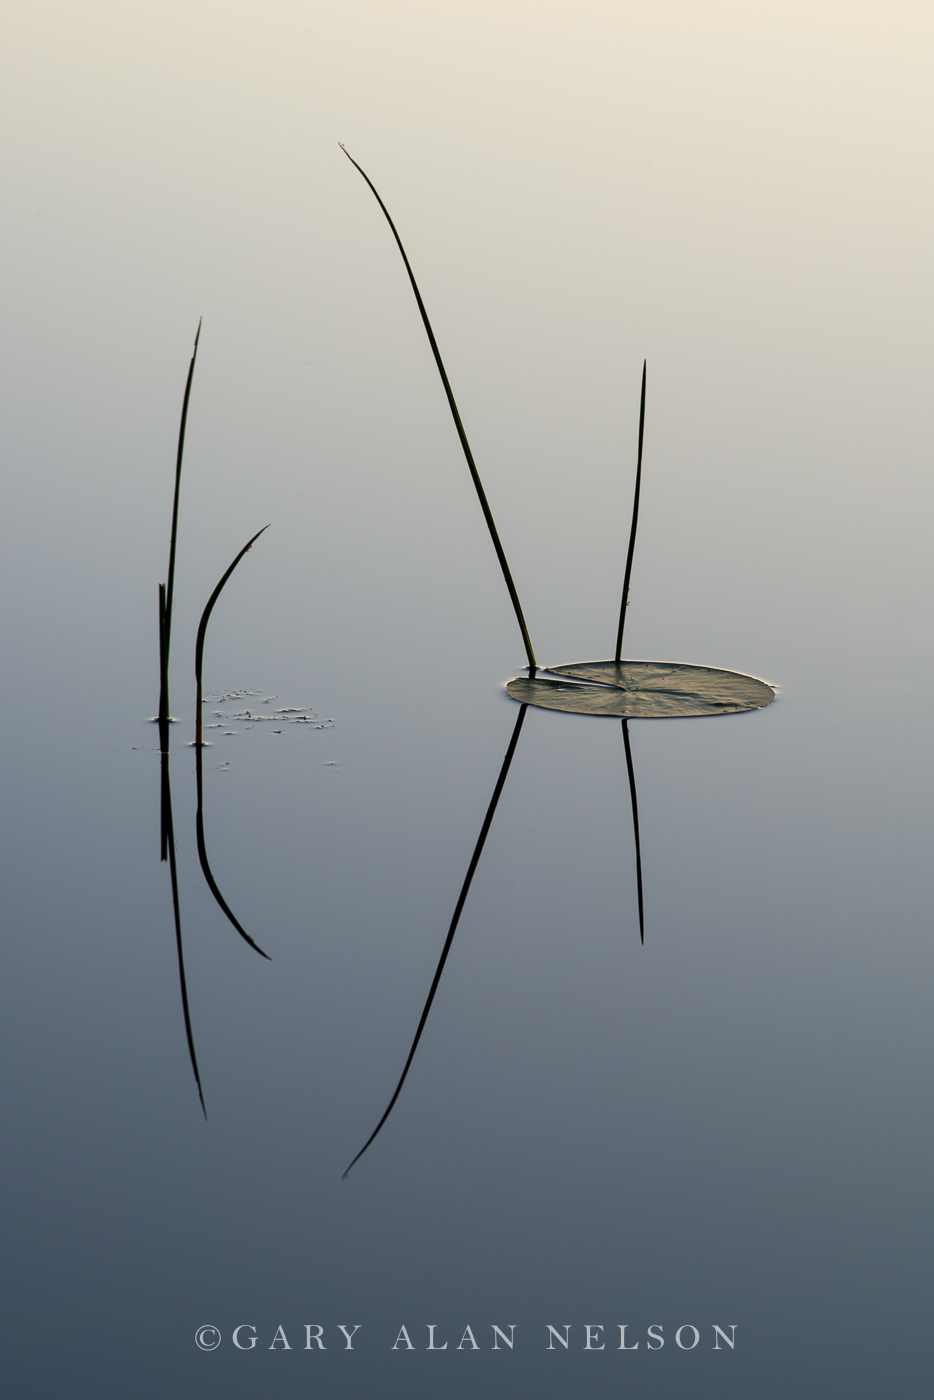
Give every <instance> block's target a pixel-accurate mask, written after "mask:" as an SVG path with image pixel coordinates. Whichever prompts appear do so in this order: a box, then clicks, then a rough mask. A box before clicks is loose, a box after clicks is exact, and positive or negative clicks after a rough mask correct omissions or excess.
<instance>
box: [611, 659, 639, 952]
mask: <svg viewBox="0 0 934 1400" xmlns="http://www.w3.org/2000/svg"><path fill="white" fill-rule="evenodd" d="M618 659H619V658H618V657H617V660H618ZM623 746H624V748H625V750H626V768H627V771H628V773H629V796H630V798H631V799H632V829H633V831H634V832H635V837H636V890H637V891H638V895H639V941H640V942H641V943H644V942H645V915H644V912H643V908H642V843H641V842H640V840H639V802H638V799H637V797H636V773H635V769H634V768H633V766H632V749H631V748H630V747H629V720H628V719H624V720H623Z"/></svg>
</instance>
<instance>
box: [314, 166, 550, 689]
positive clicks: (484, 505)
mask: <svg viewBox="0 0 934 1400" xmlns="http://www.w3.org/2000/svg"><path fill="white" fill-rule="evenodd" d="M338 145H340V148H341V150H342V151H343V152H344V155H345V156H346V157H347V159H348V160H349V161H350V163H351V165H352V166H354V167H355V169H357V170H359V172H360V174H361V175H362V176H363V178H364V180H366V182H367V184H368V185H369V187H370V189H371V190H372V191H373V194H374V195H375V196H376V202H377V204H378V205H379V207H380V209H382V211H383V213H384V214H385V216H386V222H387V223H388V225H389V227H390V228H391V229H392V235H393V238H395V240H396V246H397V247H398V249H399V252H400V253H401V254H402V261H403V262H404V263H405V270H406V272H407V273H408V274H409V281H410V282H411V284H412V291H413V292H414V293H415V300H416V302H417V303H418V309H419V311H420V313H421V317H422V324H423V325H424V327H425V331H426V333H427V335H428V343H429V345H430V346H431V353H432V354H433V355H434V357H435V364H436V365H437V366H438V373H439V374H440V376H441V383H442V384H443V385H444V392H445V394H446V395H447V400H448V407H449V408H450V410H451V417H452V418H453V419H454V426H455V428H456V429H457V436H458V437H459V438H460V443H461V447H462V448H463V450H464V456H465V458H466V459H467V466H468V467H469V469H470V475H471V477H472V479H473V484H474V486H475V487H476V490H477V495H478V497H479V498H480V507H481V509H482V511H483V517H484V519H485V520H486V523H487V528H488V529H489V532H490V537H491V538H492V540H493V548H494V549H495V550H496V557H497V559H498V560H499V566H500V568H501V569H502V571H503V578H504V579H505V581H506V588H507V590H508V592H509V597H510V599H511V600H512V606H513V608H514V610H515V614H516V621H517V622H518V623H519V631H520V632H521V633H522V642H523V645H524V647H525V654H526V656H527V657H528V658H529V669H530V670H531V672H532V675H533V676H534V674H535V671H536V669H537V666H536V661H535V653H534V652H533V650H532V643H531V641H530V639H529V630H528V628H527V627H526V625H525V617H524V616H523V613H522V607H521V604H520V603H519V595H518V593H517V592H516V585H515V584H514V583H513V581H512V574H511V573H510V571H509V565H508V564H507V563H506V555H505V552H504V550H503V546H502V545H501V544H500V540H499V533H498V531H497V529H496V524H495V522H494V520H493V512H492V511H491V510H490V505H489V502H488V501H487V498H486V492H485V491H484V489H483V484H482V482H481V481H480V473H479V472H478V471H477V466H476V463H475V462H474V459H473V453H472V452H471V450H470V443H469V442H468V441H467V434H466V432H465V431H464V425H463V423H462V422H461V416H460V413H459V412H458V410H457V404H456V403H455V401H454V392H453V390H452V389H451V384H450V381H449V379H448V376H447V371H446V370H445V368H444V362H443V360H442V359H441V351H440V350H439V349H438V342H437V341H436V340H435V333H434V331H433V330H432V329H431V322H430V321H429V319H428V312H427V311H426V310H425V303H424V302H423V301H422V294H421V292H420V291H419V290H418V283H417V282H416V281H415V274H414V273H413V271H412V268H411V266H410V264H409V260H408V258H407V256H406V252H405V249H404V248H403V246H402V239H401V238H400V237H399V234H398V231H397V230H396V226H395V224H394V223H393V221H392V219H391V218H390V215H389V210H388V209H387V208H386V206H385V204H384V203H383V201H382V200H381V199H380V197H379V192H378V191H377V188H376V186H375V185H374V184H373V181H372V180H371V179H370V177H369V175H368V174H367V173H366V171H365V170H364V169H363V167H362V166H360V165H357V162H356V161H355V160H354V158H353V156H352V155H351V154H350V152H349V151H348V150H347V148H346V146H344V145H341V143H340V142H338Z"/></svg>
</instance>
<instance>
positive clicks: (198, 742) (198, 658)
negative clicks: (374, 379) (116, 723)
mask: <svg viewBox="0 0 934 1400" xmlns="http://www.w3.org/2000/svg"><path fill="white" fill-rule="evenodd" d="M268 529H269V526H268V525H264V526H263V529H262V530H257V532H256V534H255V535H254V536H253V538H252V539H251V540H249V541H248V543H247V544H245V545H244V546H243V548H242V549H241V551H240V553H239V554H238V555H237V557H236V559H235V560H234V561H233V563H232V564H231V565H230V568H229V569H228V570H227V571H226V573H225V574H224V575H223V577H222V578H221V581H220V583H219V584H218V585H217V587H216V588H215V590H214V592H213V593H212V594H211V596H210V598H209V599H208V604H207V607H206V608H205V610H204V612H203V613H202V614H201V621H200V623H199V624H198V638H197V641H196V642H195V682H196V684H197V690H198V693H197V698H196V701H195V704H196V706H197V708H196V711H195V777H196V780H197V786H198V808H197V813H196V815H195V831H196V834H197V840H198V859H199V861H200V862H201V870H202V873H203V875H204V878H205V880H206V881H207V883H208V889H209V890H210V891H211V893H212V895H213V896H214V898H215V899H216V900H217V902H218V904H219V905H220V907H221V908H222V909H223V911H224V913H225V914H226V915H227V917H228V919H229V920H230V922H231V923H232V924H233V926H234V928H235V929H236V930H237V932H238V933H239V935H240V937H241V938H243V939H245V940H246V942H247V943H249V945H250V947H251V948H252V949H253V950H254V951H255V952H257V953H259V955H260V957H261V958H266V959H267V960H268V961H269V962H271V961H272V959H271V958H270V957H269V954H268V953H264V952H263V950H262V948H261V947H260V946H259V944H258V943H254V941H253V939H252V938H251V937H250V935H249V934H248V933H247V931H246V929H245V928H244V927H243V925H242V924H241V923H240V922H239V921H238V920H237V919H236V918H235V917H234V915H233V913H232V911H231V909H230V907H229V905H228V904H227V901H226V900H225V899H224V896H223V895H222V894H221V892H220V890H219V889H218V887H217V881H216V880H215V879H214V876H213V874H212V872H211V866H210V863H209V861H208V851H207V846H206V845H205V841H204V817H203V813H202V762H201V752H202V749H203V747H204V741H203V739H202V737H201V736H202V732H203V730H202V718H201V711H202V708H203V704H204V701H203V698H202V694H201V668H202V662H203V660H204V639H205V636H206V635H207V630H208V619H209V618H210V616H211V613H212V612H213V610H214V604H215V603H216V602H217V600H218V598H219V597H220V596H221V593H222V591H223V588H224V585H225V584H226V582H227V580H228V579H229V578H230V575H231V574H232V573H233V571H234V569H235V568H236V567H237V565H238V564H239V563H240V560H241V559H242V558H243V556H244V554H246V552H247V550H249V549H251V548H252V547H253V545H254V544H255V543H256V541H257V540H258V539H259V537H260V535H261V534H263V532H264V531H265V530H268Z"/></svg>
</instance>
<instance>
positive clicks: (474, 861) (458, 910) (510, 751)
mask: <svg viewBox="0 0 934 1400" xmlns="http://www.w3.org/2000/svg"><path fill="white" fill-rule="evenodd" d="M528 708H529V707H528V705H520V706H519V714H518V716H517V717H516V724H515V728H514V729H513V731H512V738H511V739H510V740H509V747H508V748H507V750H506V757H505V758H504V759H503V766H502V768H501V769H500V770H499V777H498V778H497V779H496V786H495V787H494V789H493V796H492V798H491V799H490V805H489V807H488V808H487V809H486V816H485V817H484V818H483V825H482V826H481V828H480V835H479V836H478V837H477V844H476V846H474V850H473V855H472V856H471V857H470V864H469V865H468V867H467V874H466V876H465V877H464V883H463V885H462V886H461V892H460V894H459V895H458V899H457V904H456V905H455V908H454V917H453V918H452V919H451V926H450V928H449V929H448V936H447V938H446V939H445V940H444V947H443V948H442V949H441V957H440V958H439V959H438V966H437V967H436V968H435V975H434V977H433V978H432V982H431V987H430V988H429V991H428V999H427V1001H426V1002H425V1005H424V1008H423V1010H422V1014H421V1017H420V1018H419V1022H418V1029H417V1030H416V1032H415V1039H414V1040H413V1041H412V1048H411V1049H410V1050H409V1054H408V1059H407V1060H406V1062H405V1067H404V1069H403V1071H402V1075H401V1077H400V1079H399V1083H398V1084H397V1085H396V1090H395V1093H394V1094H393V1096H392V1098H391V1099H390V1100H389V1105H388V1107H387V1109H386V1112H385V1113H384V1114H383V1116H382V1118H381V1119H380V1120H379V1122H378V1123H377V1125H376V1127H375V1128H374V1129H373V1131H372V1133H371V1134H370V1136H369V1137H368V1138H367V1140H366V1142H365V1143H364V1144H363V1146H362V1147H361V1148H360V1151H359V1152H358V1153H357V1155H356V1157H354V1159H353V1161H352V1162H351V1164H350V1166H349V1167H348V1168H347V1171H345V1172H344V1177H345V1178H346V1177H347V1175H348V1174H349V1172H350V1171H351V1169H352V1168H353V1166H354V1164H355V1163H356V1162H359V1160H360V1158H361V1157H362V1156H363V1154H364V1152H365V1151H366V1150H367V1148H368V1147H369V1146H370V1144H371V1143H372V1142H373V1141H374V1139H375V1138H376V1137H377V1135H378V1133H379V1131H380V1129H381V1128H382V1126H383V1124H384V1123H385V1122H386V1119H387V1118H388V1117H389V1115H390V1113H392V1110H393V1108H394V1107H395V1104H396V1100H397V1099H398V1097H399V1095H400V1093H401V1092H402V1086H403V1084H404V1083H405V1080H406V1076H407V1074H408V1072H409V1069H410V1068H411V1065H412V1061H413V1059H414V1058H415V1051H416V1050H417V1049H418V1042H419V1041H420V1040H421V1038H422V1031H423V1030H424V1029H425V1023H426V1021H427V1020H428V1013H429V1011H430V1010H431V1004H432V1002H433V1001H434V999H435V993H436V992H437V990H438V985H439V983H440V981H441V974H442V972H443V971H444V964H445V963H446V962H447V960H448V953H450V951H451V944H452V943H453V942H454V935H455V933H456V932H457V925H458V924H459V923H460V917H461V914H462V913H463V910H464V904H465V903H466V901H467V892H468V890H469V889H470V886H471V883H472V881H473V877H474V874H475V873H476V869H477V866H478V865H479V864H480V856H481V854H482V852H483V847H484V845H485V844H486V838H487V836H488V835H489V831H490V827H491V826H492V824H493V815H494V813H495V811H496V808H497V805H498V803H499V799H500V797H501V796H502V792H503V788H504V787H505V785H506V776H507V774H508V773H509V768H510V765H511V763H512V760H513V755H514V754H515V752H516V745H517V744H518V743H519V735H520V734H521V732H522V725H523V723H524V722H525V715H526V711H527V710H528Z"/></svg>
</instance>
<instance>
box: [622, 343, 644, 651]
mask: <svg viewBox="0 0 934 1400" xmlns="http://www.w3.org/2000/svg"><path fill="white" fill-rule="evenodd" d="M644 432H645V360H643V361H642V398H641V399H640V401H639V455H638V458H637V460H636V490H635V495H634V496H633V501H632V529H631V530H630V532H629V553H628V554H627V555H626V573H625V576H624V578H623V601H622V603H621V605H620V609H619V631H618V632H617V634H616V660H617V661H619V659H620V657H621V656H622V654H623V628H624V627H625V626H626V609H627V608H628V607H629V580H630V578H631V577H632V556H633V554H634V553H635V548H636V527H637V526H638V524H639V491H640V490H641V487H642V436H643V433H644Z"/></svg>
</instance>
